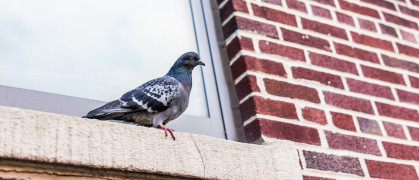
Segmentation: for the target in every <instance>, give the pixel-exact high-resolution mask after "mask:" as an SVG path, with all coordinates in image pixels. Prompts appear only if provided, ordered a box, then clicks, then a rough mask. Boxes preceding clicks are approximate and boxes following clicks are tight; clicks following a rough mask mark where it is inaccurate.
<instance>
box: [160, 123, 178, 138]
mask: <svg viewBox="0 0 419 180" xmlns="http://www.w3.org/2000/svg"><path fill="white" fill-rule="evenodd" d="M157 128H158V129H162V130H164V134H166V137H167V131H169V132H170V135H172V138H173V140H176V138H175V135H174V134H173V129H170V128H168V127H166V126H165V125H163V124H159V126H158V127H157Z"/></svg>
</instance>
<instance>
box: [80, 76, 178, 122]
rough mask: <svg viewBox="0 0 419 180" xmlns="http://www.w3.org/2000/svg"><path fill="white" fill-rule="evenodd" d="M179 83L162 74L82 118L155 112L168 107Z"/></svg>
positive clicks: (110, 117) (106, 117)
mask: <svg viewBox="0 0 419 180" xmlns="http://www.w3.org/2000/svg"><path fill="white" fill-rule="evenodd" d="M179 86H181V85H180V83H179V82H178V81H177V80H176V79H175V78H173V77H169V76H163V77H161V78H157V79H153V80H151V81H148V82H146V83H145V84H143V85H141V86H139V87H137V88H136V89H133V90H131V91H129V92H127V93H125V94H124V95H123V96H122V97H121V98H120V99H119V100H115V101H112V102H109V103H107V104H105V105H103V106H101V107H99V108H97V109H94V110H92V111H90V112H89V113H88V114H87V115H86V116H84V118H95V119H103V120H106V119H119V118H121V117H123V116H124V115H126V114H129V113H135V112H139V111H148V112H150V113H157V112H161V111H164V110H166V109H167V108H169V107H170V103H171V101H172V99H173V98H174V97H175V96H176V94H177V93H178V90H179V88H180V87H179Z"/></svg>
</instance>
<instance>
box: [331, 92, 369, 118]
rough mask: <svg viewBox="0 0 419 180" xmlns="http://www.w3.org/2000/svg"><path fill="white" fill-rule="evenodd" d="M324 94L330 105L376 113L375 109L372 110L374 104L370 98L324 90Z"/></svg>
mask: <svg viewBox="0 0 419 180" xmlns="http://www.w3.org/2000/svg"><path fill="white" fill-rule="evenodd" d="M323 94H324V98H325V101H326V103H327V104H329V105H332V106H336V107H340V108H343V109H349V110H354V111H358V112H363V113H368V114H374V111H373V110H372V105H371V103H370V101H369V100H366V99H360V98H356V97H350V96H345V95H341V94H335V93H331V92H324V93H323Z"/></svg>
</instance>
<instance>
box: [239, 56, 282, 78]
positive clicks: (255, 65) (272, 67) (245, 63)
mask: <svg viewBox="0 0 419 180" xmlns="http://www.w3.org/2000/svg"><path fill="white" fill-rule="evenodd" d="M245 71H256V72H263V73H267V74H272V75H277V76H282V77H286V75H287V73H286V72H285V69H284V66H283V65H282V63H280V62H274V61H271V60H265V59H259V58H255V57H252V56H240V57H239V58H238V59H237V60H236V61H235V62H234V63H233V65H231V72H232V74H233V78H234V79H236V78H237V77H239V76H240V75H242V74H243V73H244V72H245Z"/></svg>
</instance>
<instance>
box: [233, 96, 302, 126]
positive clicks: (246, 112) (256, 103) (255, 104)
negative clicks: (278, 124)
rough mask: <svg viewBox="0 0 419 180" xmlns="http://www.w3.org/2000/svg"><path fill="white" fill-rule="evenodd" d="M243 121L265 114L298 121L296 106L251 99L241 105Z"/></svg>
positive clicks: (259, 98) (270, 100)
mask: <svg viewBox="0 0 419 180" xmlns="http://www.w3.org/2000/svg"><path fill="white" fill-rule="evenodd" d="M240 111H241V114H242V119H243V121H245V120H247V119H249V118H250V117H252V116H253V115H255V114H264V115H270V116H277V117H281V118H288V119H298V117H297V112H296V109H295V106H294V104H292V103H287V102H282V101H276V100H272V99H265V98H263V97H259V96H253V97H250V98H249V99H248V100H246V101H245V102H243V103H242V104H240Z"/></svg>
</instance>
